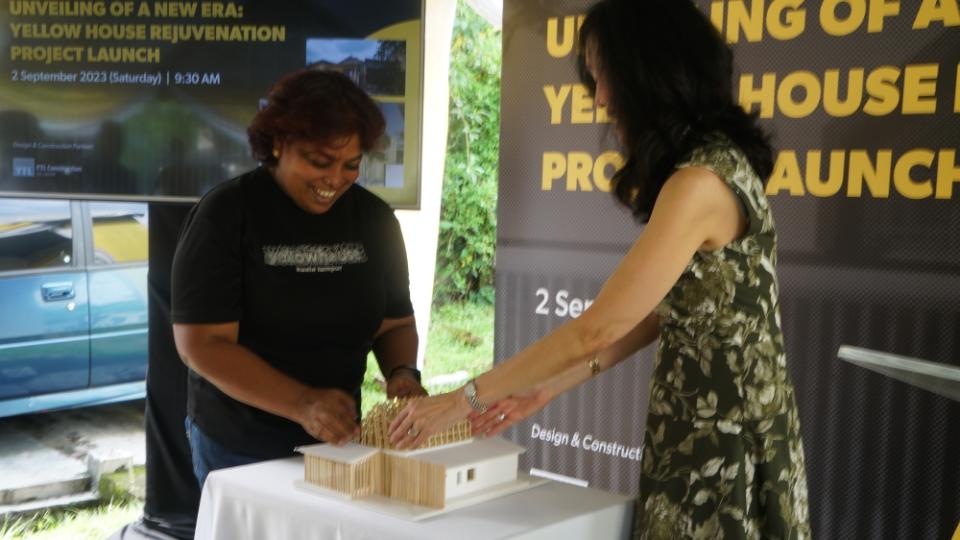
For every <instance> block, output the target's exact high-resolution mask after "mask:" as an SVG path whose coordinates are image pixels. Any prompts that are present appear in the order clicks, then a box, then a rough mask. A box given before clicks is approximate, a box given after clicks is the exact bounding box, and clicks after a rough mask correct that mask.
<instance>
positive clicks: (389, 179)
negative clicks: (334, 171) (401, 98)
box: [357, 102, 404, 189]
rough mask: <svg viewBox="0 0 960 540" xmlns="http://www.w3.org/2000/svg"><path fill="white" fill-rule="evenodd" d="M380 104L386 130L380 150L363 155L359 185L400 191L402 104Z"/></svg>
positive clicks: (401, 177) (401, 175)
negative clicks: (385, 122)
mask: <svg viewBox="0 0 960 540" xmlns="http://www.w3.org/2000/svg"><path fill="white" fill-rule="evenodd" d="M378 105H380V110H381V111H383V117H384V118H385V119H386V121H387V127H386V130H385V131H384V133H383V137H381V138H380V144H379V147H378V148H377V149H376V150H374V151H371V152H368V153H367V154H366V155H364V157H363V161H362V162H361V163H360V179H359V180H358V181H357V182H358V183H359V184H360V185H362V186H364V187H373V186H377V187H384V188H390V189H400V188H402V187H403V129H404V116H403V112H404V108H403V104H402V103H383V102H378Z"/></svg>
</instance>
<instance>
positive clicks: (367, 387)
mask: <svg viewBox="0 0 960 540" xmlns="http://www.w3.org/2000/svg"><path fill="white" fill-rule="evenodd" d="M428 335H429V339H428V340H427V351H426V353H425V354H424V367H423V382H424V383H425V384H424V386H425V387H426V389H427V391H428V392H430V393H431V394H436V393H439V392H446V391H449V390H453V389H454V388H456V387H458V386H460V385H462V384H463V383H464V382H466V379H469V378H470V377H473V376H475V375H479V374H480V373H482V372H484V371H486V370H488V369H490V367H491V366H492V365H493V306H492V305H487V304H478V303H469V302H466V303H451V304H444V305H434V306H433V313H432V314H431V317H430V330H429V334H428ZM423 338H424V337H423V336H421V339H423ZM458 372H463V374H461V379H462V380H459V381H456V382H447V383H444V382H438V381H437V377H440V376H445V375H454V374H457V373H458ZM385 399H386V394H385V393H384V390H383V385H382V375H381V374H380V368H379V367H378V366H377V362H376V360H374V358H373V356H372V355H371V356H369V357H368V358H367V375H366V377H364V381H363V403H362V407H363V412H364V414H366V412H367V411H369V410H370V408H371V407H373V406H374V405H375V404H377V403H380V402H382V401H384V400H385Z"/></svg>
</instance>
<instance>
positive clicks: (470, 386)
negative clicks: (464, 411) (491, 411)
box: [463, 379, 487, 413]
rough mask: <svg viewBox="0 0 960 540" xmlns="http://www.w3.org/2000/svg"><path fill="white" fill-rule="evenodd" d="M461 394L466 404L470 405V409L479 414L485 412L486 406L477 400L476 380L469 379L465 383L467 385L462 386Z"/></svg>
mask: <svg viewBox="0 0 960 540" xmlns="http://www.w3.org/2000/svg"><path fill="white" fill-rule="evenodd" d="M463 393H464V394H466V396H467V403H469V404H470V407H471V408H472V409H473V410H475V411H477V412H479V413H485V412H487V406H486V405H484V404H483V403H480V400H479V399H477V382H476V379H470V380H469V381H467V384H465V385H463Z"/></svg>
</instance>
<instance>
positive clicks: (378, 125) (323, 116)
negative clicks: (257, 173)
mask: <svg viewBox="0 0 960 540" xmlns="http://www.w3.org/2000/svg"><path fill="white" fill-rule="evenodd" d="M385 125H386V121H385V120H384V118H383V112H381V111H380V107H379V106H378V105H377V103H376V102H375V101H373V99H371V98H370V96H368V95H367V94H366V93H365V92H364V91H363V90H361V89H360V87H359V86H357V85H356V84H354V82H353V81H352V80H350V78H349V77H347V76H346V75H343V74H342V73H336V72H331V71H319V70H316V69H301V70H299V71H295V72H293V73H290V74H287V75H285V76H283V77H281V78H280V80H278V81H277V82H276V83H274V85H273V88H271V89H270V93H269V94H268V95H267V100H266V105H265V106H264V107H263V108H261V109H260V111H259V112H257V114H256V116H254V118H253V121H252V122H251V123H250V127H248V128H247V137H248V139H249V141H250V150H251V152H252V153H253V157H254V158H255V159H256V160H257V161H260V162H261V163H263V164H264V165H275V164H276V162H277V158H276V157H274V156H273V149H274V148H275V147H276V146H277V145H279V144H282V143H283V142H286V141H294V140H306V141H312V142H317V143H322V144H326V145H336V143H337V142H338V141H340V140H343V139H346V138H348V137H349V136H351V135H357V137H358V138H359V140H360V148H361V149H362V150H363V151H364V152H366V151H369V150H371V149H374V148H375V147H376V146H377V144H378V143H379V141H380V137H381V136H382V135H383V131H384V129H385Z"/></svg>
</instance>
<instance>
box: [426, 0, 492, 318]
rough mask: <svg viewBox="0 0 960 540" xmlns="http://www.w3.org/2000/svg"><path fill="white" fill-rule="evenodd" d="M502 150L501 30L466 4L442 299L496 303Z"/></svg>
mask: <svg viewBox="0 0 960 540" xmlns="http://www.w3.org/2000/svg"><path fill="white" fill-rule="evenodd" d="M499 151H500V31H499V30H497V29H496V28H493V27H492V26H490V25H489V24H487V22H486V21H484V20H483V19H482V18H480V17H479V16H478V15H477V14H476V13H474V12H473V10H472V9H471V8H470V7H468V6H467V5H465V4H464V2H463V1H462V0H461V1H460V2H459V3H458V5H457V17H456V21H455V23H454V29H453V44H452V48H451V59H450V115H449V134H448V137H447V160H446V169H445V172H444V179H443V197H442V207H441V213H440V237H439V241H438V247H437V277H436V283H435V284H434V297H435V299H436V300H439V301H450V300H453V301H462V300H473V301H481V302H487V303H491V302H492V301H493V269H494V253H495V248H496V230H497V216H496V208H497V166H498V165H497V164H498V159H499Z"/></svg>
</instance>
